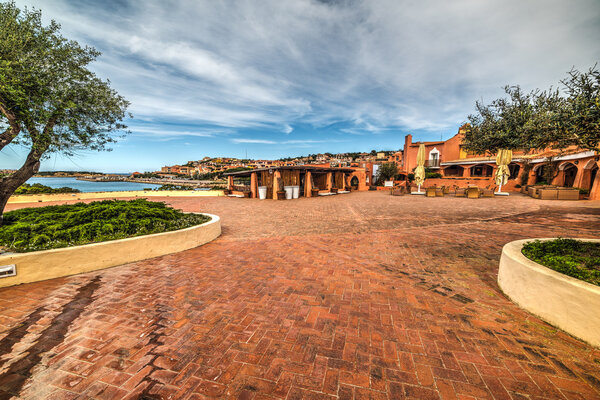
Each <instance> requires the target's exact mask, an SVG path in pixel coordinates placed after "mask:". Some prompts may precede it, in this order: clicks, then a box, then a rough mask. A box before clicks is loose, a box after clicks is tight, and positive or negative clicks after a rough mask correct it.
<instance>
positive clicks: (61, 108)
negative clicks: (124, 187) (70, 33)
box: [0, 1, 129, 221]
mask: <svg viewBox="0 0 600 400" xmlns="http://www.w3.org/2000/svg"><path fill="white" fill-rule="evenodd" d="M99 55H100V53H99V52H98V51H97V50H95V49H94V48H91V47H87V46H85V47H82V46H80V45H79V44H78V43H77V42H75V41H73V40H68V39H67V38H65V37H63V36H62V35H61V33H60V25H59V24H57V23H56V22H55V21H51V22H50V23H49V24H48V25H47V26H46V25H44V24H43V21H42V13H41V11H39V10H35V9H28V8H23V9H22V10H21V9H19V8H18V7H17V6H16V5H15V3H14V2H12V1H11V2H0V150H3V149H4V147H6V146H8V145H9V144H18V145H23V146H27V147H28V148H29V153H28V154H27V157H26V158H25V161H24V163H23V165H22V166H21V168H19V169H18V170H17V171H16V172H15V173H14V174H12V175H10V176H8V177H2V178H0V188H2V189H3V190H1V191H0V213H1V212H2V211H3V210H4V206H5V204H6V201H7V200H8V198H9V197H10V195H12V193H14V191H15V190H16V189H17V188H18V187H19V186H20V185H22V184H23V183H25V182H26V181H27V179H29V178H30V177H31V176H33V174H34V173H36V172H37V171H38V170H39V167H40V160H42V159H43V158H44V157H48V156H49V154H50V153H53V152H54V153H62V154H65V155H73V154H75V152H77V151H79V150H107V145H108V144H110V143H113V142H115V141H116V136H115V134H114V133H115V132H117V131H121V132H123V130H124V129H125V128H126V126H125V125H124V124H123V120H124V119H125V118H127V117H128V116H129V114H128V113H127V107H128V106H129V102H128V101H127V100H125V99H124V98H123V97H122V96H120V95H119V94H118V93H117V92H116V91H115V90H114V89H112V88H111V87H110V83H109V82H108V81H104V80H102V79H100V78H98V77H97V76H96V75H95V74H94V73H93V72H92V71H91V70H90V69H89V65H90V64H91V63H92V62H93V61H94V60H95V59H96V58H97V57H98V56H99ZM0 221H1V214H0Z"/></svg>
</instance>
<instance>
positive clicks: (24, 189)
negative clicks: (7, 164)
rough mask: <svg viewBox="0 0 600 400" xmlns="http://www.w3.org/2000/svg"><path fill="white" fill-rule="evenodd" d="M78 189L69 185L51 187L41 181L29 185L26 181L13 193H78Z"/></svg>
mask: <svg viewBox="0 0 600 400" xmlns="http://www.w3.org/2000/svg"><path fill="white" fill-rule="evenodd" d="M79 192H80V191H79V190H77V189H73V188H70V187H66V186H64V187H61V188H58V189H53V188H51V187H50V186H46V185H42V184H41V183H34V184H33V185H30V184H28V183H24V184H22V185H21V186H20V187H19V188H18V189H17V190H15V194H47V193H79Z"/></svg>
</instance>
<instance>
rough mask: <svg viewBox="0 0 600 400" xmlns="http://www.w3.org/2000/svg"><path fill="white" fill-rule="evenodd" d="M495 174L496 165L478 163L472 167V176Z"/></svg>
mask: <svg viewBox="0 0 600 400" xmlns="http://www.w3.org/2000/svg"><path fill="white" fill-rule="evenodd" d="M493 175H494V167H492V166H491V165H488V164H476V165H473V166H472V167H471V176H473V177H478V176H481V177H490V176H493Z"/></svg>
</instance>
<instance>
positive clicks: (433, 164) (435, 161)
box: [425, 158, 440, 168]
mask: <svg viewBox="0 0 600 400" xmlns="http://www.w3.org/2000/svg"><path fill="white" fill-rule="evenodd" d="M425 166H426V167H428V168H439V167H440V159H439V158H430V159H429V160H427V161H426V162H425Z"/></svg>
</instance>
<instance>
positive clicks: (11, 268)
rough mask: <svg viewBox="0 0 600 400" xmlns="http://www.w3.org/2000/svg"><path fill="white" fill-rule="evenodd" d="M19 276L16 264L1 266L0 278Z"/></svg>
mask: <svg viewBox="0 0 600 400" xmlns="http://www.w3.org/2000/svg"><path fill="white" fill-rule="evenodd" d="M15 275H17V266H16V265H15V264H11V265H2V266H0V278H6V277H9V276H15Z"/></svg>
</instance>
